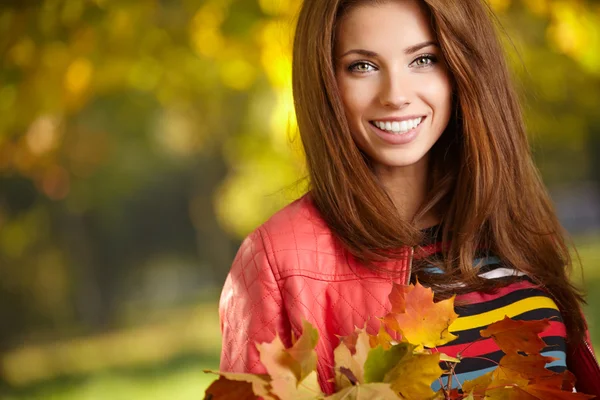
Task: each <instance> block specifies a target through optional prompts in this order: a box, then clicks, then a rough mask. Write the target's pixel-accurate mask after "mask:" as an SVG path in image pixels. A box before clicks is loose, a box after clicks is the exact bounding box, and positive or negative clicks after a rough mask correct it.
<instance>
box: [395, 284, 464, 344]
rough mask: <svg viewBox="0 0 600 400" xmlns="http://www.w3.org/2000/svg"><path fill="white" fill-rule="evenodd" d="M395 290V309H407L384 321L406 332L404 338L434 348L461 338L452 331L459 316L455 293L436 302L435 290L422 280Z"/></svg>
mask: <svg viewBox="0 0 600 400" xmlns="http://www.w3.org/2000/svg"><path fill="white" fill-rule="evenodd" d="M411 286H412V285H411ZM393 293H394V295H393V296H392V295H390V300H392V299H394V300H395V301H396V304H392V309H396V310H401V309H402V308H404V309H405V312H404V313H394V312H392V313H389V314H388V315H386V316H385V317H384V322H385V323H386V325H387V326H388V327H389V328H390V329H392V330H394V331H396V332H400V333H402V336H403V340H404V341H407V342H408V343H410V344H414V345H416V346H425V347H430V348H431V347H436V346H442V345H444V344H446V343H448V342H451V341H452V340H454V339H456V338H457V336H455V335H453V334H451V333H450V332H449V330H448V328H449V327H450V324H452V322H454V321H455V320H456V318H458V315H457V314H456V313H455V312H454V296H453V297H452V298H450V299H447V300H443V301H440V302H438V303H434V302H433V291H432V290H431V289H430V288H425V287H423V286H421V284H420V283H419V282H417V284H416V285H415V286H414V287H413V288H412V289H406V290H400V289H395V291H393ZM402 294H404V297H402Z"/></svg>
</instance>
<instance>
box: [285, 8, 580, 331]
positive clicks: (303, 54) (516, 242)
mask: <svg viewBox="0 0 600 400" xmlns="http://www.w3.org/2000/svg"><path fill="white" fill-rule="evenodd" d="M422 1H423V3H424V4H425V6H426V8H427V9H428V11H429V13H430V17H431V24H432V28H433V30H434V32H435V33H436V35H437V39H438V41H439V44H440V47H441V50H442V52H443V55H444V57H445V60H446V63H447V64H448V68H449V70H450V72H451V74H452V78H453V80H454V84H455V104H454V112H453V115H452V118H451V121H450V123H449V124H448V127H447V128H446V131H445V132H444V134H443V135H442V136H441V138H440V139H439V140H438V142H437V143H436V144H435V145H434V146H433V148H432V149H431V157H430V169H429V171H430V177H429V182H428V187H429V194H428V195H427V197H426V198H427V202H426V204H423V205H422V207H421V211H420V213H419V214H420V215H423V214H424V213H426V212H428V211H432V210H435V211H436V212H438V213H439V217H440V218H441V220H442V221H443V224H442V226H443V228H442V229H443V233H442V241H443V242H444V243H447V246H445V248H444V251H443V260H442V261H441V262H442V263H443V268H444V270H445V272H446V274H445V277H444V279H445V283H444V282H443V281H439V280H438V281H436V279H435V278H431V277H430V278H428V277H427V275H426V274H422V275H423V278H421V276H419V279H420V280H421V281H423V280H425V281H427V280H428V279H429V281H430V282H429V283H430V284H431V286H434V290H435V291H436V293H437V294H438V295H440V296H442V297H445V296H448V295H451V294H453V293H455V292H457V291H458V292H461V291H462V292H464V291H473V290H476V291H489V290H493V288H494V287H495V286H496V285H497V283H494V282H493V281H490V280H485V279H482V278H479V277H478V276H477V275H476V273H475V272H474V268H473V259H474V257H475V255H476V253H477V251H478V249H481V248H484V249H488V250H489V252H491V253H493V254H495V255H497V256H498V257H499V258H500V259H501V260H502V261H503V262H504V263H506V264H507V265H510V266H511V267H513V268H515V269H517V270H519V271H522V272H523V273H525V274H527V275H528V276H529V277H531V278H532V279H534V280H535V281H536V282H537V283H538V284H539V285H540V286H542V287H544V288H545V289H546V290H547V291H548V292H549V293H551V295H552V296H553V297H554V299H555V300H556V302H557V304H558V305H559V307H560V309H561V310H562V312H563V316H564V319H565V322H566V324H567V327H568V330H569V332H568V333H569V339H570V340H580V339H581V337H582V335H583V332H584V331H585V325H584V321H583V318H582V316H581V314H580V303H582V302H583V298H582V295H581V293H580V292H579V291H578V290H577V289H576V288H575V287H574V286H573V285H572V284H571V283H570V280H569V278H568V273H569V271H570V268H571V266H572V263H571V258H570V254H569V248H568V246H567V245H566V243H565V239H564V232H563V228H562V227H561V225H560V223H559V221H558V219H557V217H556V213H555V211H554V208H553V206H552V202H551V200H550V198H549V196H548V193H547V191H546V189H545V187H544V185H543V182H542V180H541V178H540V175H539V173H538V170H537V168H536V167H535V165H534V164H533V160H532V156H531V152H530V148H529V144H528V140H527V135H526V130H525V125H524V122H523V117H522V115H521V108H520V105H519V102H518V98H517V95H516V93H515V91H514V88H513V84H512V82H511V78H510V74H509V71H508V67H507V65H506V61H505V56H504V53H503V49H502V46H501V45H500V42H499V40H498V36H497V33H496V26H495V25H494V17H493V13H492V12H491V10H490V9H489V7H488V6H487V5H486V4H485V3H484V1H483V0H470V1H447V0H422ZM368 2H369V0H359V1H357V0H304V3H303V6H302V9H301V11H300V14H299V18H298V24H297V28H296V34H295V40H294V52H293V92H294V103H295V107H296V114H297V120H298V126H299V130H300V135H301V138H302V142H303V145H304V148H305V153H306V158H307V164H308V170H309V176H310V183H311V197H312V199H313V201H314V203H315V205H316V206H317V208H318V209H319V210H320V212H321V214H322V216H323V218H324V219H325V221H326V222H327V224H328V225H329V227H330V228H331V229H332V231H333V232H334V234H335V235H336V236H337V237H338V238H339V239H340V240H341V241H342V242H343V244H344V245H345V247H346V248H347V249H348V251H349V252H350V253H351V254H352V255H353V256H355V257H356V258H357V259H359V260H361V261H362V262H364V263H365V265H368V266H373V265H375V263H374V262H376V261H381V260H385V259H388V258H390V257H398V256H400V254H401V253H400V252H399V251H398V250H399V249H402V248H404V247H405V246H416V245H418V244H419V243H420V241H421V240H422V234H421V232H420V231H419V230H418V229H417V227H416V226H415V225H414V224H413V223H412V222H411V221H405V220H403V219H402V218H400V216H399V215H398V213H397V211H396V208H395V206H394V204H393V202H392V200H391V198H390V197H389V196H388V194H387V192H386V191H385V189H384V188H383V186H382V185H381V183H380V182H379V181H378V179H377V177H376V176H375V174H374V173H373V171H372V169H371V168H370V165H369V159H368V157H367V156H366V155H365V154H363V153H362V152H361V151H360V150H359V149H358V147H357V146H356V145H355V143H354V141H353V139H352V136H351V133H350V128H349V126H348V123H347V120H346V117H345V114H344V107H343V103H342V101H341V97H340V93H339V90H338V87H337V83H336V79H335V72H334V71H335V69H334V61H333V50H334V43H335V33H336V25H337V23H338V21H339V19H340V18H341V16H342V15H343V14H344V13H345V12H347V11H348V10H349V9H350V8H351V7H355V6H357V5H359V4H362V3H368ZM370 2H371V3H373V2H375V1H374V0H370ZM377 3H382V1H381V0H378V1H377ZM450 236H451V240H450ZM415 272H416V274H419V273H420V271H419V269H417V271H415ZM448 279H450V280H452V279H457V280H458V279H460V280H461V282H463V283H464V284H465V285H466V286H465V287H464V289H459V290H457V289H456V287H450V285H448V284H447V283H448Z"/></svg>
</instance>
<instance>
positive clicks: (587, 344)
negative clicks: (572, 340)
mask: <svg viewBox="0 0 600 400" xmlns="http://www.w3.org/2000/svg"><path fill="white" fill-rule="evenodd" d="M583 343H584V344H585V348H586V349H587V351H588V352H589V353H590V355H591V356H592V358H593V359H594V361H595V362H596V365H598V359H597V358H596V355H595V354H594V351H593V350H592V346H590V344H589V343H588V341H587V339H583Z"/></svg>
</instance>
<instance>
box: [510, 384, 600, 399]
mask: <svg viewBox="0 0 600 400" xmlns="http://www.w3.org/2000/svg"><path fill="white" fill-rule="evenodd" d="M516 390H518V391H520V392H524V393H526V394H528V395H530V396H531V398H533V399H539V400H584V399H593V398H595V397H596V396H591V395H589V394H583V393H573V392H567V391H564V390H561V389H560V388H555V387H552V386H546V385H545V384H540V383H535V384H532V385H527V386H524V387H518V388H516Z"/></svg>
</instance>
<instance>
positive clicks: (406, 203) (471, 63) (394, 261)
mask: <svg viewBox="0 0 600 400" xmlns="http://www.w3.org/2000/svg"><path fill="white" fill-rule="evenodd" d="M492 21H493V17H492V16H491V12H490V10H489V9H488V7H487V6H486V4H485V3H484V1H483V0H462V1H447V0H423V1H420V0H387V1H385V0H384V1H374V0H370V1H366V0H362V1H361V0H305V1H304V4H303V7H302V10H301V12H300V15H299V20H298V26H297V31H296V37H295V43H294V62H293V88H294V98H295V105H296V112H297V118H298V125H299V129H300V134H301V137H302V142H303V144H304V148H305V151H306V158H307V164H308V168H309V173H310V182H311V190H310V192H309V193H308V194H307V195H305V196H304V197H302V198H301V199H299V200H297V201H295V202H294V203H292V204H290V205H289V206H287V207H286V208H284V209H283V210H281V211H280V212H278V213H277V214H275V215H274V216H273V217H272V218H271V219H270V220H269V221H268V222H266V223H265V224H264V225H262V226H261V227H259V228H258V229H257V230H256V231H254V232H253V233H252V234H251V235H250V236H249V237H248V238H247V239H246V240H245V241H244V242H243V244H242V246H241V248H240V250H239V252H238V254H237V256H236V259H235V261H234V263H233V266H232V269H231V272H230V275H229V277H228V279H227V282H226V283H225V287H224V289H223V293H222V297H221V303H220V312H221V323H222V331H223V351H222V358H221V369H222V370H229V371H246V372H255V373H259V372H264V369H263V367H262V365H261V364H260V362H259V359H258V352H257V350H256V347H255V342H266V341H271V340H273V338H274V336H275V334H278V335H279V336H280V337H281V338H282V340H283V342H284V343H285V344H286V345H288V346H289V345H291V338H292V335H293V334H295V335H299V334H300V332H301V329H302V320H303V319H306V320H308V321H309V322H311V323H312V324H313V325H314V326H315V327H317V328H318V330H319V332H320V341H319V344H318V347H317V353H318V356H319V363H318V373H319V381H320V384H321V386H322V388H323V390H324V391H325V392H326V393H331V392H332V391H333V390H334V388H333V384H332V383H331V382H330V379H331V378H332V377H333V376H334V371H333V367H332V366H333V349H334V348H335V347H336V346H337V345H338V343H339V339H338V335H342V336H344V335H349V334H351V333H352V332H353V331H354V328H355V326H359V327H360V326H364V324H365V322H367V323H368V330H369V331H371V333H375V332H376V330H377V329H378V323H379V321H378V320H376V319H374V318H371V319H370V318H369V317H375V316H382V315H385V314H386V312H387V311H388V308H389V303H388V299H387V296H388V294H389V292H390V290H391V287H392V283H393V282H397V283H404V284H407V283H409V282H414V281H415V280H416V279H418V280H419V282H421V283H422V284H425V285H427V286H430V287H432V288H433V289H434V292H436V293H437V295H438V297H440V298H443V297H448V296H451V295H452V294H454V293H457V294H458V297H457V299H456V303H457V307H456V312H457V313H458V314H459V316H460V318H459V319H458V320H457V322H456V323H455V326H456V327H457V329H458V331H456V332H454V333H456V334H457V335H458V336H459V338H458V339H457V340H456V341H455V342H452V343H449V344H448V345H447V346H445V347H444V348H441V349H440V350H441V351H443V352H445V353H447V354H449V355H454V354H456V353H457V352H459V351H461V352H462V354H463V356H464V357H469V359H468V360H465V361H464V362H461V363H460V364H459V365H458V368H457V370H456V373H457V380H458V381H459V383H462V382H464V381H465V380H469V379H473V378H475V377H477V376H479V375H481V374H483V373H485V372H487V371H489V370H490V369H493V368H494V366H495V363H494V361H496V362H497V361H498V360H499V359H500V357H501V356H502V352H501V351H499V349H498V348H497V347H496V345H495V344H494V343H493V341H492V340H488V341H483V342H478V345H477V346H469V344H471V343H472V342H473V341H475V340H476V339H477V338H478V337H479V333H478V332H479V330H480V329H483V328H485V327H486V326H487V325H489V324H490V323H492V322H495V321H497V320H500V319H502V318H503V317H504V315H508V316H509V317H512V318H515V319H523V320H535V319H542V318H552V321H553V322H552V326H551V328H550V329H549V330H548V331H547V332H545V333H544V334H543V337H544V340H545V341H546V344H547V348H546V349H545V350H544V352H543V354H544V355H549V356H553V357H556V358H557V361H554V362H552V363H551V364H550V365H548V366H547V367H548V368H549V369H552V370H555V371H562V370H564V369H565V368H569V370H571V372H573V373H575V374H576V375H577V378H578V383H577V389H578V390H580V391H583V392H586V393H591V394H600V384H599V382H600V380H599V379H598V378H600V369H599V368H598V364H597V362H596V361H595V358H594V355H593V353H592V349H591V346H590V342H589V336H588V334H587V330H586V325H585V321H584V319H583V317H582V315H581V313H580V304H581V302H582V297H581V295H580V293H579V292H578V291H577V290H576V289H575V288H574V287H573V286H572V285H571V283H570V282H569V278H568V270H569V268H570V266H571V261H570V258H569V252H568V248H567V246H566V245H565V241H564V239H563V236H562V232H563V231H562V228H561V226H560V224H559V222H558V220H557V218H556V215H555V212H554V210H553V208H552V205H551V201H550V199H549V197H548V194H547V193H546V190H545V188H544V186H543V184H542V181H541V179H540V177H539V175H538V172H537V170H536V168H535V167H534V165H533V163H532V158H531V155H530V151H529V147H528V142H527V137H526V133H525V127H524V124H523V119H522V117H521V111H520V108H519V105H518V102H517V96H516V94H515V92H514V91H513V88H512V85H511V82H510V78H509V73H508V70H507V66H506V62H505V60H504V57H503V55H502V54H503V53H502V48H501V46H500V44H499V41H498V38H497V36H496V32H495V27H494V25H493V23H492ZM475 357H478V358H475ZM486 359H487V361H486ZM453 386H454V387H456V383H455V382H454V384H453Z"/></svg>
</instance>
